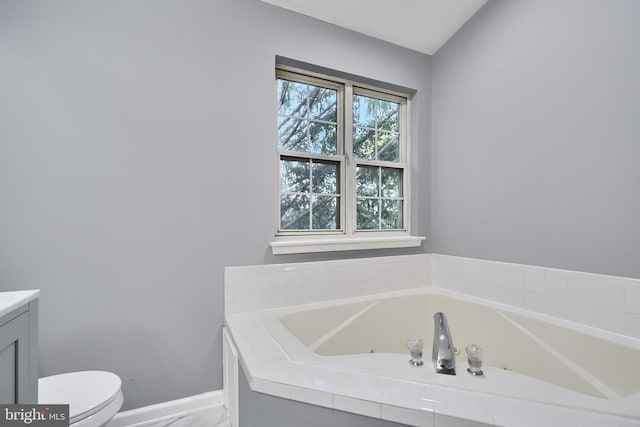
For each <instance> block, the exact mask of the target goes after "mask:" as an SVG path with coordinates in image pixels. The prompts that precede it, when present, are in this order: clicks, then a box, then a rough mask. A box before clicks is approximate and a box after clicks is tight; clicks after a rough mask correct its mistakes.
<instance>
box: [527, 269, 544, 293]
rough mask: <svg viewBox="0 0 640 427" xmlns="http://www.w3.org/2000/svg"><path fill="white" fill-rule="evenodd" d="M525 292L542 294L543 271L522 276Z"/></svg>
mask: <svg viewBox="0 0 640 427" xmlns="http://www.w3.org/2000/svg"><path fill="white" fill-rule="evenodd" d="M524 290H525V292H533V293H537V294H544V270H543V269H540V271H537V272H528V273H526V274H525V275H524Z"/></svg>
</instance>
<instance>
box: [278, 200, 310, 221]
mask: <svg viewBox="0 0 640 427" xmlns="http://www.w3.org/2000/svg"><path fill="white" fill-rule="evenodd" d="M309 208H310V206H309V196H305V195H299V194H296V195H288V196H283V195H281V196H280V229H282V230H308V229H309V221H310V215H309V213H310V211H309Z"/></svg>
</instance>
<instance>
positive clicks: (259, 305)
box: [224, 254, 430, 315]
mask: <svg viewBox="0 0 640 427" xmlns="http://www.w3.org/2000/svg"><path fill="white" fill-rule="evenodd" d="M429 277H430V256H429V255H428V254H424V255H407V256H397V257H379V258H362V259H353V260H338V261H321V262H304V263H295V264H270V265H258V266H248V267H226V268H225V272H224V283H225V313H226V314H227V315H229V314H237V313H245V312H249V311H253V310H259V309H265V308H275V307H282V306H286V305H297V304H304V303H310V302H318V301H327V300H332V299H341V298H347V297H357V296H364V295H371V294H376V293H380V292H389V291H397V290H402V289H411V288H416V287H421V286H429Z"/></svg>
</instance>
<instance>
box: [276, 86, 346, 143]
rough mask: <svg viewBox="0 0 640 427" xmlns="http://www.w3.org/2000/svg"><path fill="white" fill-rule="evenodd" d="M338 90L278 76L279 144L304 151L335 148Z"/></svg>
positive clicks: (336, 141)
mask: <svg viewBox="0 0 640 427" xmlns="http://www.w3.org/2000/svg"><path fill="white" fill-rule="evenodd" d="M337 99H338V93H337V90H335V89H331V88H325V87H321V86H316V85H312V84H307V83H300V82H295V81H290V80H285V79H279V80H278V146H279V147H280V148H282V149H285V150H290V151H300V152H306V153H319V154H337V152H338V139H337V134H338V106H337Z"/></svg>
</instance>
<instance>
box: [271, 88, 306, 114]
mask: <svg viewBox="0 0 640 427" xmlns="http://www.w3.org/2000/svg"><path fill="white" fill-rule="evenodd" d="M278 114H287V115H292V116H298V117H305V116H306V114H307V85H306V84H304V83H296V82H291V81H289V80H281V79H278Z"/></svg>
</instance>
